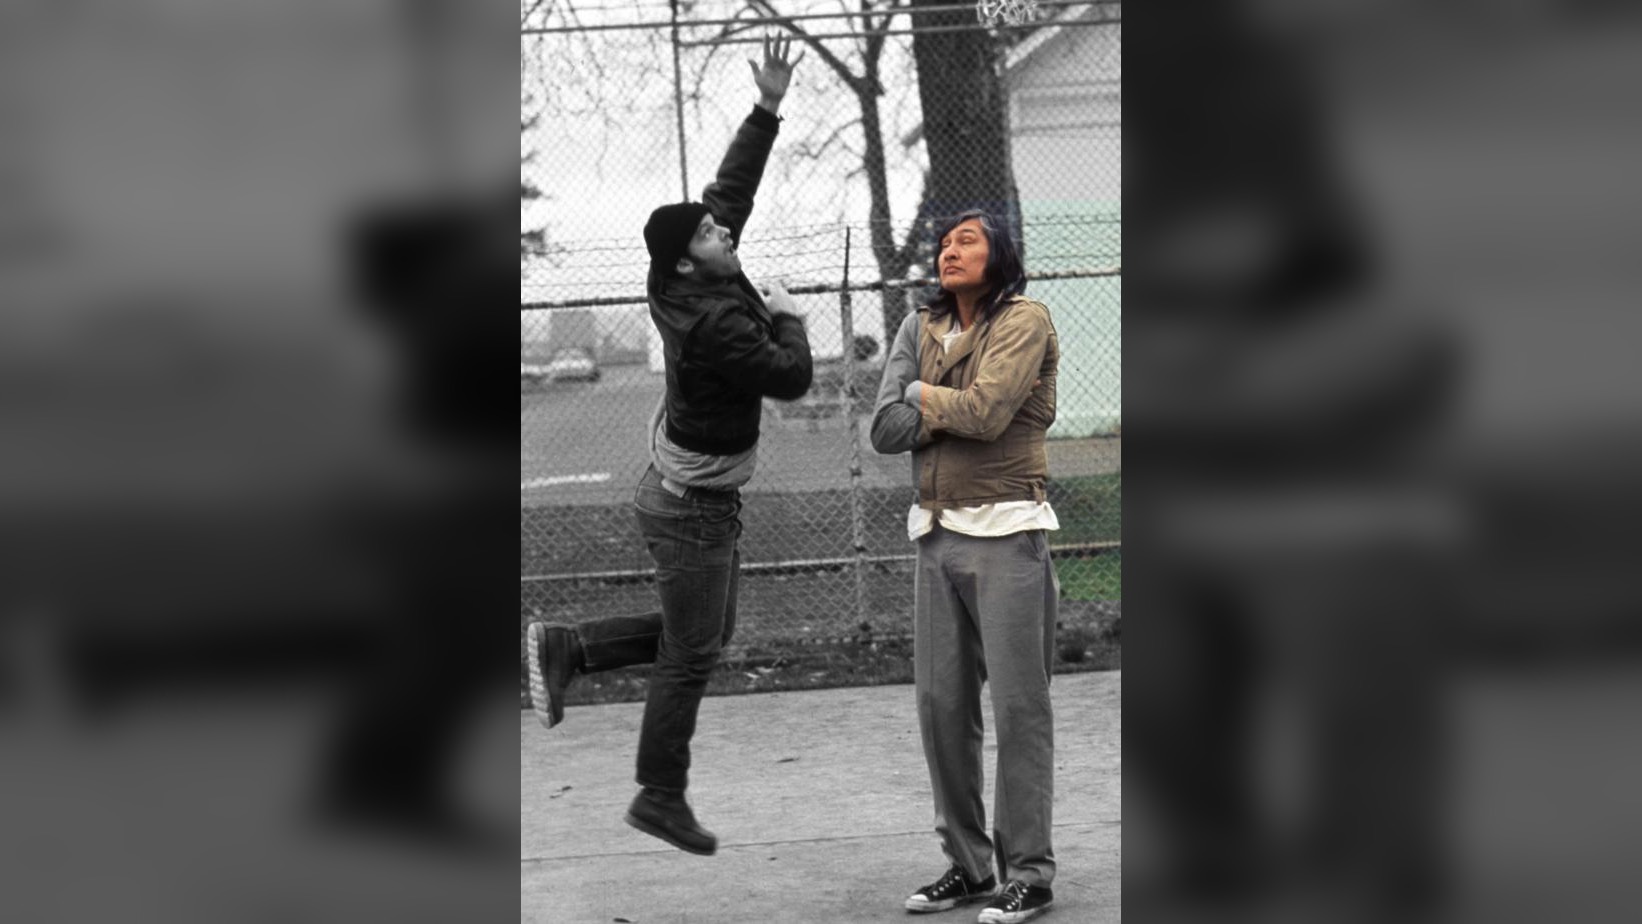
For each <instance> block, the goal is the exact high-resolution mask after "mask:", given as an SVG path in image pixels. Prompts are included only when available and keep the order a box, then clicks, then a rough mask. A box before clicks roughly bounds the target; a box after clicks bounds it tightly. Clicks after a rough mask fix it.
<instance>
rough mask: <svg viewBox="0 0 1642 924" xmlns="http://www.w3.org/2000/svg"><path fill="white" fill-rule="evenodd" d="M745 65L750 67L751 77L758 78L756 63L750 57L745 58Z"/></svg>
mask: <svg viewBox="0 0 1642 924" xmlns="http://www.w3.org/2000/svg"><path fill="white" fill-rule="evenodd" d="M747 66H748V67H750V68H752V71H753V79H754V80H757V79H758V65H757V64H755V63H754V62H753V59H752V58H748V59H747Z"/></svg>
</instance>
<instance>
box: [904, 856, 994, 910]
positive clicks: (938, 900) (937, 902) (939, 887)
mask: <svg viewBox="0 0 1642 924" xmlns="http://www.w3.org/2000/svg"><path fill="white" fill-rule="evenodd" d="M997 887H998V882H997V880H995V879H993V878H992V877H991V876H987V877H986V878H985V879H983V880H981V881H980V882H976V881H974V880H973V879H970V878H969V876H967V875H966V874H965V873H964V871H963V870H961V869H959V868H958V867H956V866H954V867H952V868H951V869H949V870H947V871H946V875H945V876H942V877H941V878H939V879H937V880H935V881H934V882H932V883H930V884H929V885H926V886H924V887H923V888H921V889H919V890H918V891H916V892H914V893H912V897H910V898H908V899H907V901H906V909H907V910H908V911H916V912H918V913H919V914H927V913H928V912H931V911H945V910H947V909H948V908H956V907H958V906H959V905H967V904H970V903H972V902H978V901H985V900H986V899H988V898H991V897H992V892H993V891H994V890H995V889H997Z"/></svg>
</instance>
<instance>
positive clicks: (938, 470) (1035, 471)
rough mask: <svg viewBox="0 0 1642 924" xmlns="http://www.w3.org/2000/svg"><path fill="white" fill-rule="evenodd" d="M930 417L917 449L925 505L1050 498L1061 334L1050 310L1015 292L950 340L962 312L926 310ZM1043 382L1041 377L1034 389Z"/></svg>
mask: <svg viewBox="0 0 1642 924" xmlns="http://www.w3.org/2000/svg"><path fill="white" fill-rule="evenodd" d="M918 315H919V325H918V326H919V331H918V379H919V381H921V382H923V383H924V387H923V396H922V405H923V421H922V422H923V425H924V429H926V431H927V433H928V438H929V441H928V442H927V443H925V438H923V437H921V438H920V439H919V443H920V447H919V451H918V452H917V454H916V456H915V464H916V466H917V470H918V503H919V506H921V507H925V508H927V509H930V510H943V509H948V508H952V507H971V506H975V505H978V504H994V503H1000V502H1002V501H1020V500H1035V501H1042V500H1044V499H1045V494H1044V485H1045V483H1046V481H1047V480H1048V477H1049V462H1048V458H1047V456H1046V454H1045V452H1044V445H1043V444H1044V433H1045V431H1047V430H1048V429H1049V425H1050V424H1052V423H1054V422H1055V377H1056V374H1057V370H1058V368H1059V366H1060V342H1059V340H1058V338H1057V337H1056V335H1055V325H1054V323H1053V322H1052V321H1051V320H1050V318H1049V309H1048V308H1046V307H1044V305H1043V303H1042V302H1036V301H1032V300H1031V299H1028V298H1025V297H1022V296H1015V297H1014V298H1012V299H1010V300H1009V301H1008V302H1006V303H1004V304H1003V305H1001V306H999V308H998V311H997V313H995V314H994V315H993V316H992V317H991V318H990V319H989V320H985V321H979V322H977V323H975V324H974V325H972V326H971V327H970V328H969V330H966V331H964V332H963V333H962V334H959V335H958V339H957V340H955V341H953V343H952V349H951V350H950V351H948V350H947V349H945V348H944V347H943V346H942V345H941V344H942V339H943V337H944V336H945V335H946V333H947V332H948V331H950V330H951V329H952V328H953V326H954V325H955V324H957V317H956V313H955V312H949V313H947V314H946V315H945V316H943V317H940V318H937V319H935V320H933V321H932V320H930V316H929V309H928V308H927V307H926V308H920V309H919V310H918ZM1034 383H1037V385H1036V387H1034Z"/></svg>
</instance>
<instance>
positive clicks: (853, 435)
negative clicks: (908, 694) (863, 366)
mask: <svg viewBox="0 0 1642 924" xmlns="http://www.w3.org/2000/svg"><path fill="white" fill-rule="evenodd" d="M850 231H851V229H850V228H849V227H848V226H846V227H845V228H844V284H843V285H842V286H840V287H839V292H838V308H839V315H840V318H839V322H840V327H841V328H842V333H841V336H842V337H843V341H844V385H843V402H844V413H845V414H846V415H848V418H849V435H850V548H851V549H852V550H853V552H854V557H855V615H856V617H857V618H858V619H860V620H861V621H862V622H866V621H867V574H866V561H865V560H864V559H863V557H862V556H864V555H865V554H866V551H867V542H866V532H867V530H866V523H865V522H864V521H863V520H862V517H861V419H860V415H858V414H856V413H855V314H854V309H853V306H852V303H851V301H850V240H851V238H850Z"/></svg>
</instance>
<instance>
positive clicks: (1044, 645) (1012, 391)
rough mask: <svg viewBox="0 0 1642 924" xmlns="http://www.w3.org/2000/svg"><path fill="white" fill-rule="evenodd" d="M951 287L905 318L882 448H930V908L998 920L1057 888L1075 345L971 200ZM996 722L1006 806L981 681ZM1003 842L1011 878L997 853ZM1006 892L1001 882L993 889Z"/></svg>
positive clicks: (944, 242) (914, 511)
mask: <svg viewBox="0 0 1642 924" xmlns="http://www.w3.org/2000/svg"><path fill="white" fill-rule="evenodd" d="M937 242H938V249H937V254H936V258H935V274H936V278H937V279H938V280H939V281H940V290H939V292H938V293H937V295H936V298H935V299H934V301H933V302H931V303H930V304H928V305H926V306H924V307H922V308H919V309H918V311H916V312H915V313H912V314H909V315H908V316H907V318H906V320H905V321H903V322H902V324H901V328H900V332H899V334H898V335H897V336H896V339H895V344H894V346H893V347H892V348H891V350H890V354H889V360H888V362H887V363H886V365H885V367H884V375H883V379H882V382H881V383H880V386H879V390H878V406H877V412H876V413H875V415H874V417H873V423H872V445H873V448H875V449H877V450H878V451H879V452H881V453H899V452H906V451H908V450H912V451H913V455H912V468H913V478H914V481H915V483H916V484H917V486H918V493H917V501H916V503H914V504H913V506H912V508H911V510H909V511H908V514H907V535H908V537H909V538H910V539H912V540H913V541H914V542H916V543H917V544H918V564H917V577H916V583H915V585H914V594H913V678H914V682H915V684H916V690H917V701H918V725H919V729H920V731H921V732H922V737H923V746H924V759H925V761H926V762H927V763H928V765H929V779H930V785H931V788H932V789H933V791H934V801H935V828H936V831H937V832H938V833H939V834H940V837H941V847H942V850H943V851H944V852H945V853H946V856H947V859H948V861H949V862H950V869H948V871H947V872H946V874H945V875H943V876H942V877H941V878H939V879H937V880H936V881H935V882H933V883H931V884H929V885H927V886H924V887H923V888H921V889H918V890H917V891H916V892H914V893H913V894H912V895H911V896H910V897H909V898H908V899H907V900H906V903H905V904H906V908H907V910H909V911H914V912H930V911H945V910H946V909H948V908H952V907H955V906H957V905H959V904H966V903H970V902H977V901H985V900H988V899H990V902H989V903H988V904H987V906H986V907H985V908H984V909H983V910H982V911H981V914H980V917H979V918H978V920H979V921H980V922H981V924H1019V922H1021V921H1026V920H1029V919H1031V918H1034V917H1036V916H1037V915H1039V914H1042V913H1043V912H1044V911H1047V910H1048V909H1049V906H1050V905H1051V903H1052V902H1053V901H1054V894H1053V892H1052V891H1051V890H1050V882H1051V881H1052V880H1053V879H1054V876H1055V858H1054V851H1053V849H1052V847H1051V845H1050V825H1051V821H1052V817H1051V809H1052V806H1053V803H1054V716H1053V712H1052V710H1051V708H1050V702H1049V672H1050V666H1051V663H1052V658H1053V655H1054V641H1055V615H1056V602H1057V599H1058V596H1059V591H1060V587H1059V582H1058V581H1057V580H1056V578H1055V569H1054V565H1053V563H1052V562H1051V561H1050V560H1049V543H1048V540H1047V538H1046V531H1047V530H1051V529H1059V528H1060V523H1059V522H1058V521H1057V520H1056V518H1055V511H1054V510H1053V509H1052V508H1051V507H1050V506H1049V501H1048V497H1047V495H1046V493H1045V489H1046V485H1047V480H1048V474H1049V473H1048V462H1047V456H1046V453H1045V450H1044V436H1045V433H1046V431H1047V430H1048V429H1049V425H1050V424H1052V423H1054V420H1055V377H1056V372H1057V368H1058V366H1059V362H1060V347H1059V342H1058V340H1057V338H1056V335H1055V327H1054V324H1053V323H1052V322H1051V320H1050V318H1049V310H1048V309H1047V308H1046V307H1044V305H1043V304H1042V303H1040V302H1035V301H1032V300H1030V299H1027V298H1024V297H1022V295H1021V293H1022V292H1024V291H1025V290H1026V273H1025V270H1024V269H1023V267H1022V266H1021V260H1020V253H1019V250H1018V249H1017V248H1016V246H1015V243H1014V241H1013V240H1012V239H1011V237H1010V236H1009V234H1008V233H1006V231H1005V229H1004V228H1003V226H1002V225H1001V224H1000V223H999V222H998V221H997V220H996V219H995V218H993V217H992V216H991V215H989V214H988V213H986V212H984V211H968V212H964V213H962V214H960V215H958V216H957V217H955V218H954V219H952V220H951V221H949V222H947V223H946V224H945V226H944V227H943V228H942V229H941V231H940V234H939V235H938V237H937ZM983 682H984V683H990V685H991V693H992V709H993V715H994V717H995V719H996V722H997V741H998V768H997V775H996V797H997V804H996V806H995V808H994V812H993V823H994V826H993V830H992V832H991V835H990V836H989V835H988V831H987V826H986V809H985V807H984V806H983V805H982V802H981V792H982V786H983V768H982V766H981V754H982V751H981V741H982V735H983V729H982V727H981V698H980V697H981V685H982V683H983ZM994 855H995V856H996V860H997V864H998V871H999V872H1000V873H1001V877H1002V879H1003V883H1004V884H1003V887H1002V888H1001V889H998V887H997V883H996V881H995V880H994V878H993V875H992V871H991V867H992V862H993V859H994ZM994 890H996V891H994Z"/></svg>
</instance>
